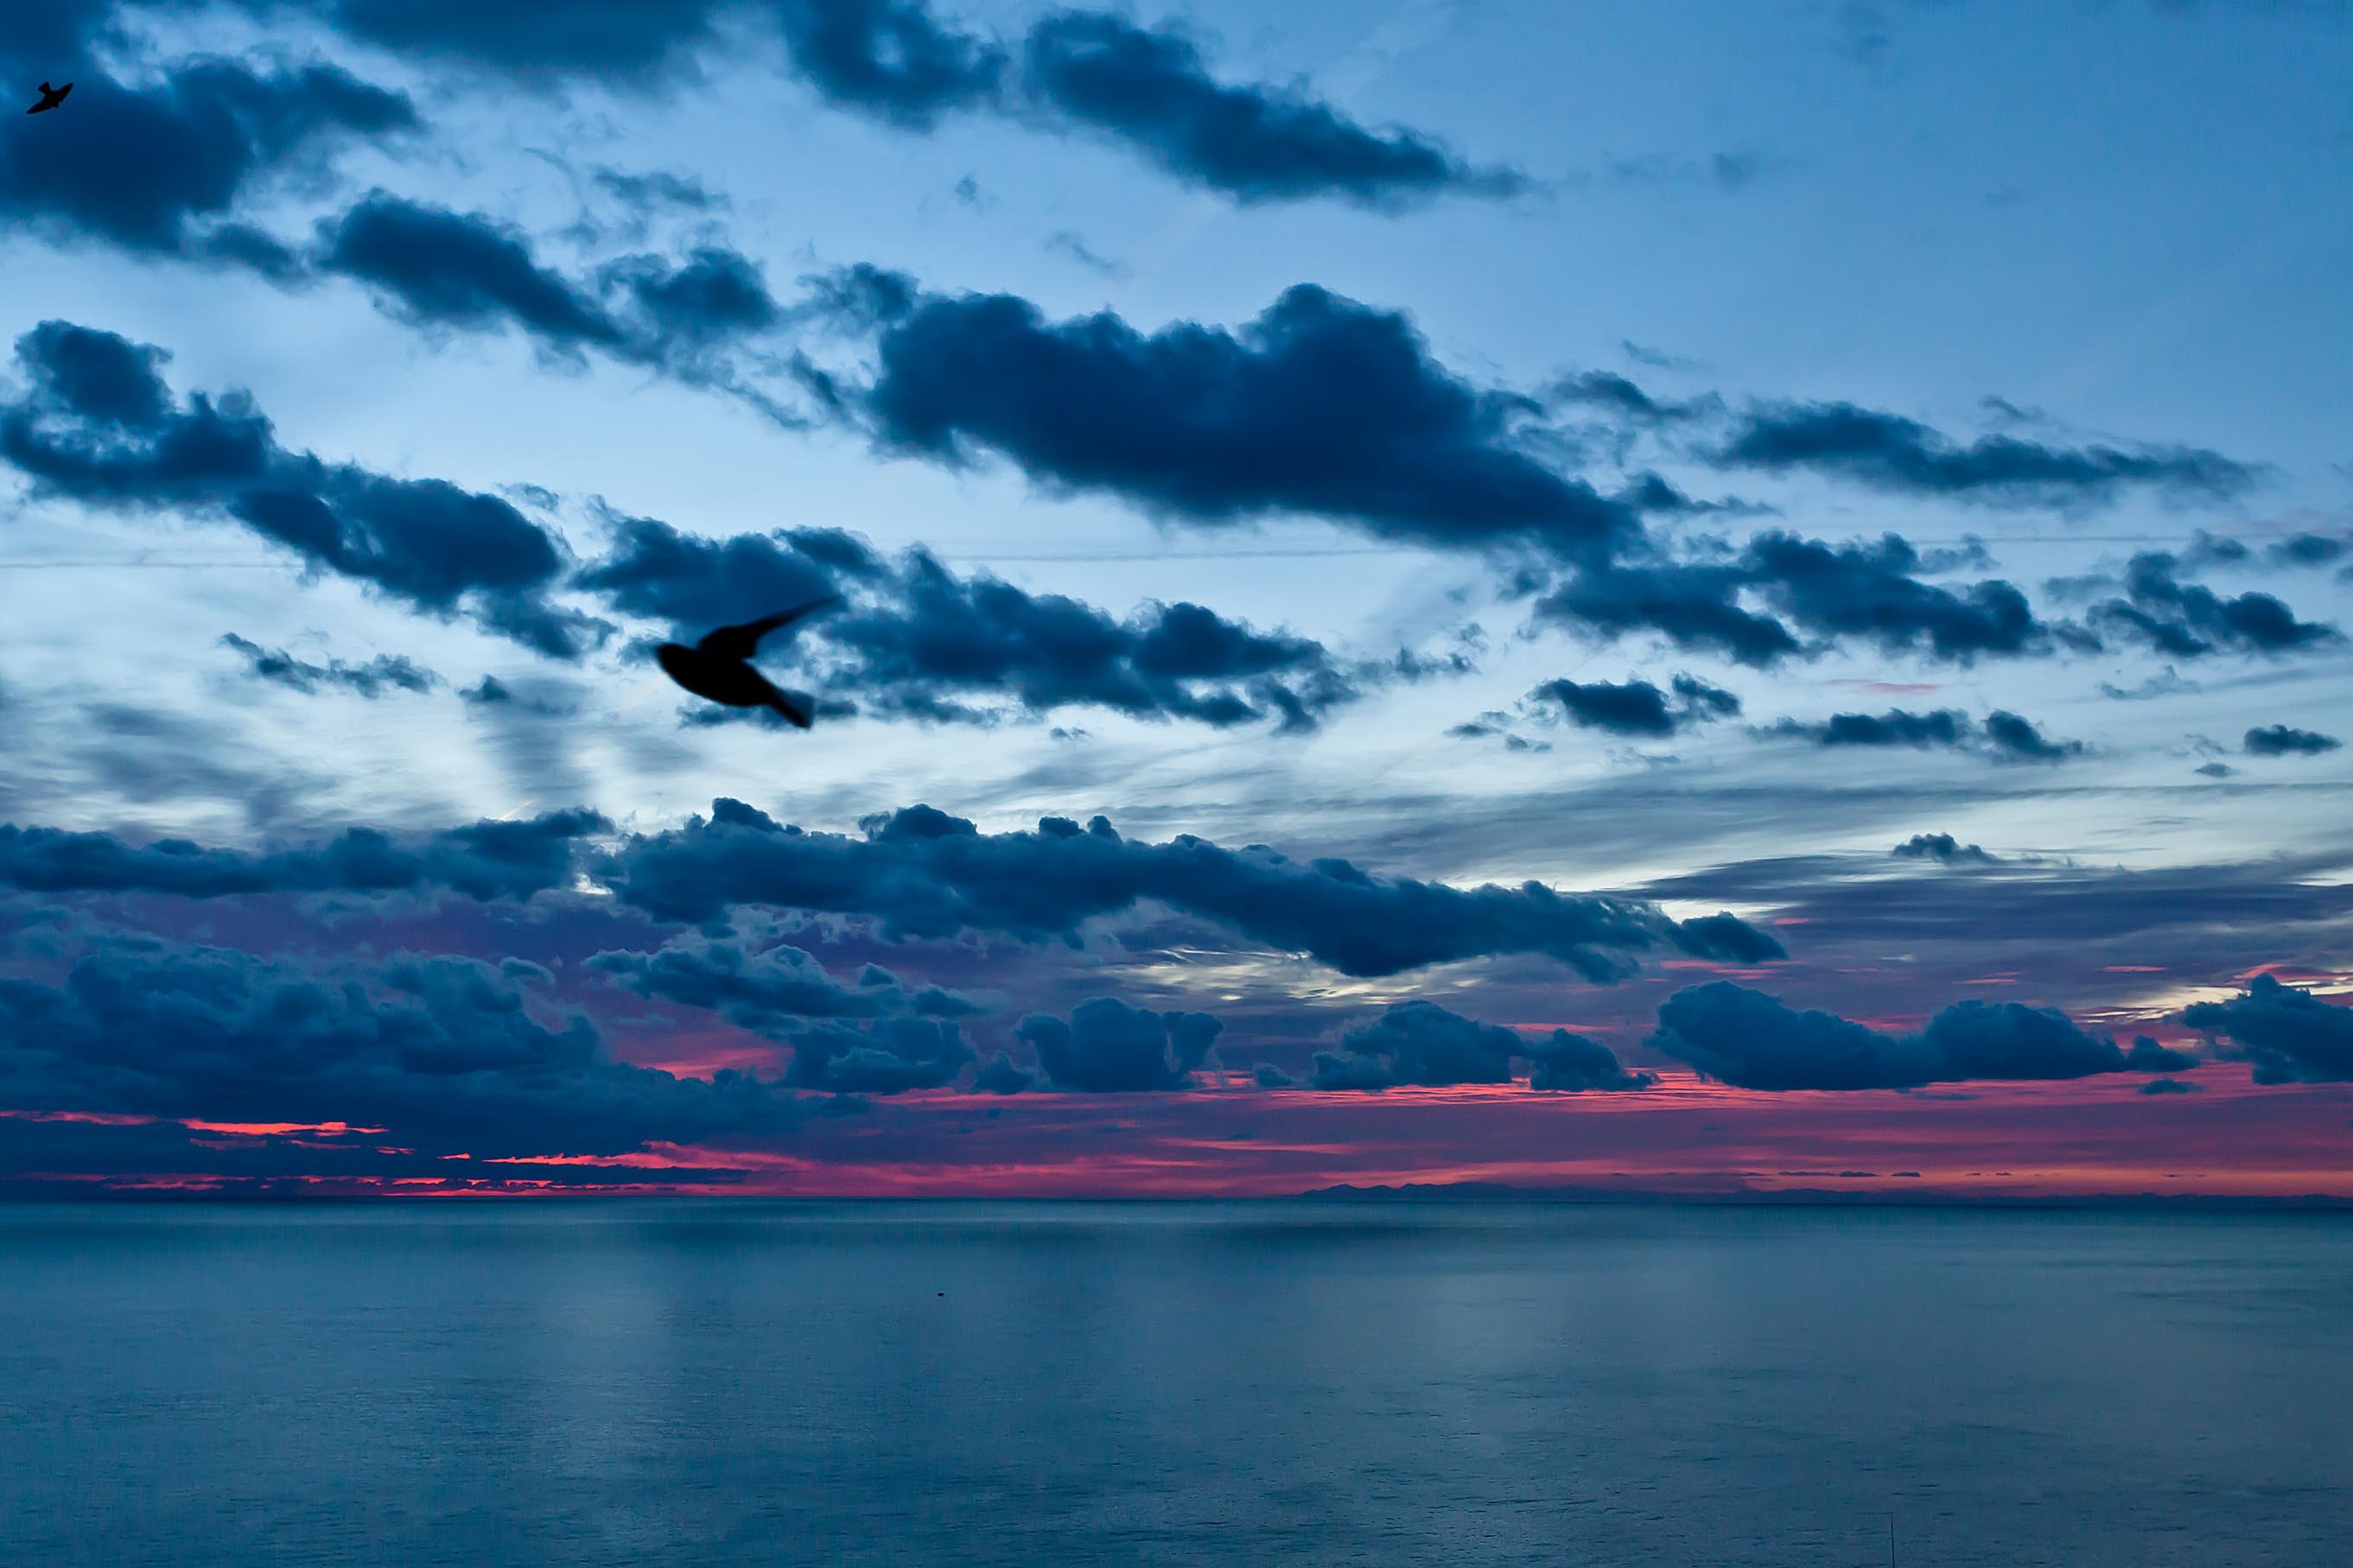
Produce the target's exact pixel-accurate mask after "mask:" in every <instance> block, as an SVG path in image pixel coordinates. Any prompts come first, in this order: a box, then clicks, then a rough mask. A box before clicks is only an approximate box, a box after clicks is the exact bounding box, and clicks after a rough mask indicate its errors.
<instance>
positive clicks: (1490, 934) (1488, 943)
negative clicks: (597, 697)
mask: <svg viewBox="0 0 2353 1568" xmlns="http://www.w3.org/2000/svg"><path fill="white" fill-rule="evenodd" d="M600 869H601V871H602V874H603V875H604V876H605V877H606V878H607V879H609V881H610V883H611V885H612V886H613V887H614V888H615V889H616V891H617V893H618V894H619V896H620V897H621V899H622V900H623V901H624V902H625V903H627V904H628V905H630V906H632V907H635V908H638V909H642V910H646V911H648V912H649V913H651V914H654V915H657V916H659V917H660V918H663V919H668V920H678V921H693V922H702V921H711V920H714V919H717V918H720V917H721V916H722V915H723V914H724V913H725V911H726V910H728V909H730V908H731V907H733V906H737V905H761V904H765V905H773V906H779V907H791V908H797V909H806V910H828V911H832V912H836V913H842V914H859V915H868V916H872V917H874V918H876V919H879V920H880V921H881V922H882V925H883V928H884V930H885V931H886V932H888V933H889V934H891V935H892V936H893V937H894V938H897V937H947V936H953V935H955V934H956V933H957V932H959V931H966V930H970V931H993V932H1001V933H1003V934H1006V935H1009V936H1014V937H1018V938H1022V939H1025V940H1031V941H1042V940H1049V939H1060V940H1066V941H1070V940H1075V939H1076V938H1077V936H1078V933H1079V928H1080V927H1081V925H1082V923H1084V922H1085V921H1089V920H1092V919H1094V918H1097V917H1101V916H1106V915H1113V914H1117V913H1121V912H1124V911H1125V910H1129V909H1131V908H1133V907H1134V905H1135V904H1137V903H1138V902H1139V901H1141V900H1152V901H1154V902H1156V903H1159V904H1164V905H1166V906H1168V907H1169V908H1171V909H1173V910H1177V911H1179V912H1180V913H1184V914H1187V915H1192V916H1195V917H1198V918H1200V919H1203V920H1208V921H1216V922H1218V923H1219V924H1220V925H1223V926H1225V927H1227V928H1229V929H1231V930H1232V931H1236V932H1238V933H1239V934H1240V936H1241V937H1243V938H1244V939H1245V940H1247V941H1249V942H1253V943H1257V944H1261V945H1263V946H1267V947H1271V948H1273V949H1276V950H1278V951H1281V952H1294V953H1303V954H1305V955H1307V956H1309V957H1312V958H1314V959H1315V960H1316V961H1317V962H1319V963H1324V964H1327V965H1329V966H1331V967H1332V968H1335V969H1337V970H1340V971H1342V972H1343V973H1350V974H1358V975H1378V974H1394V973H1399V972H1401V971H1403V970H1408V969H1415V968H1419V967H1422V966H1424V965H1427V964H1432V963H1452V962H1456V961H1459V960H1461V959H1466V958H1472V957H1479V956H1482V955H1488V954H1495V953H1504V952H1536V953H1543V954H1546V955H1547V956H1549V957H1552V958H1554V959H1556V960H1558V961H1559V962H1561V963H1566V964H1567V965H1569V966H1570V967H1571V968H1572V969H1574V970H1576V971H1577V973H1580V974H1582V975H1584V976H1586V977H1587V978H1588V979H1591V980H1595V981H1602V980H1609V979H1614V978H1617V977H1619V976H1621V975H1623V974H1625V973H1628V972H1630V969H1631V968H1632V967H1633V965H1634V963H1636V959H1635V956H1634V955H1636V954H1639V953H1641V952H1649V951H1652V950H1655V949H1657V948H1660V947H1662V946H1663V947H1669V948H1672V949H1676V950H1679V951H1682V952H1689V953H1691V954H1693V955H1694V956H1695V957H1702V958H1707V959H1714V960H1720V961H1723V962H1727V963H1757V962H1762V961H1765V960H1769V959H1773V958H1778V957H1781V956H1783V954H1782V952H1781V948H1780V945H1779V944H1778V942H1775V941H1774V940H1773V939H1772V938H1771V937H1769V936H1767V935H1766V934H1765V933H1764V932H1762V931H1756V930H1755V929H1753V928H1751V927H1749V926H1747V925H1746V924H1744V923H1742V922H1741V921H1736V920H1734V919H1732V918H1731V917H1730V916H1728V915H1725V916H1714V917H1709V918H1708V919H1706V920H1703V921H1680V922H1678V921H1672V920H1670V919H1668V918H1667V917H1666V916H1665V915H1663V914H1662V913H1661V912H1660V911H1659V910H1657V909H1656V908H1654V907H1652V906H1651V905H1648V904H1642V903H1638V902H1629V901H1625V900H1615V899H1607V898H1597V897H1591V896H1585V895H1577V894H1563V893H1557V892H1555V891H1554V890H1552V889H1549V888H1546V887H1544V886H1543V885H1541V884H1539V883H1535V882H1530V883H1526V884H1524V885H1523V886H1521V887H1518V888H1511V889H1507V888H1500V887H1495V886H1493V885H1489V886H1484V887H1480V888H1475V889H1460V888H1452V887H1447V886H1444V885H1441V884H1438V883H1429V882H1419V881H1414V880H1411V879H1384V878H1378V877H1375V876H1373V875H1371V874H1370V873H1368V872H1366V871H1365V870H1363V869H1361V868H1358V867H1356V866H1355V865H1353V864H1350V863H1349V862H1347V861H1345V860H1315V861H1310V862H1307V863H1305V864H1301V863H1299V862H1297V861H1293V860H1291V859H1289V858H1285V857H1284V856H1282V855H1281V854H1278V853H1277V852H1275V851H1274V850H1271V849H1269V848H1265V847H1257V846H1254V847H1250V848H1246V849H1242V850H1231V849H1226V848H1222V847H1219V846H1217V845H1215V844H1210V843H1208V842H1206V841H1204V840H1202V839H1198V838H1195V837H1190V836H1187V837H1179V838H1176V839H1175V840H1172V841H1171V842H1169V843H1166V844H1147V843H1144V842H1141V841H1136V840H1130V839H1124V838H1122V837H1120V836H1119V835H1118V834H1117V833H1116V832H1114V831H1113V828H1112V826H1111V825H1110V824H1109V823H1108V822H1106V821H1105V820H1103V818H1101V817H1097V818H1095V819H1094V820H1093V821H1092V823H1090V824H1089V825H1088V826H1085V827H1081V826H1079V825H1078V824H1077V823H1075V822H1071V821H1069V820H1067V819H1064V818H1060V817H1048V818H1046V819H1044V820H1043V821H1041V822H1040V823H1039V826H1038V828H1037V830H1036V831H1035V832H1028V833H1001V834H984V833H981V832H980V831H978V830H977V829H976V827H975V826H973V825H972V824H971V823H969V822H966V821H965V820H963V819H962V818H959V817H954V816H947V815H946V814H945V813H944V812H939V811H935V810H934V809H932V808H931V807H928V806H911V807H907V808H905V809H902V810H900V811H895V812H892V813H890V814H888V815H886V816H876V817H873V818H871V819H869V821H868V823H867V825H866V831H865V833H864V835H863V836H862V837H849V836H846V835H839V834H829V833H810V832H806V831H803V830H802V829H799V828H797V827H784V826H778V825H777V824H776V822H775V821H773V820H772V819H771V818H769V817H768V816H765V814H763V813H761V812H758V811H755V810H754V809H752V808H751V807H749V806H746V805H743V804H741V803H740V802H735V801H726V800H723V801H719V802H716V803H714V805H713V806H712V819H711V820H710V821H709V822H707V823H706V822H703V821H702V820H701V819H699V818H698V819H696V820H694V821H693V822H691V823H690V824H689V825H688V826H686V827H684V828H682V829H679V830H675V831H671V832H666V833H659V834H653V835H647V836H640V837H633V838H630V839H628V840H627V841H626V842H624V843H623V844H622V845H620V846H619V847H617V850H616V851H615V852H614V853H613V854H612V855H611V856H610V857H609V858H607V859H606V860H605V861H604V862H603V863H602V864H601V867H600Z"/></svg>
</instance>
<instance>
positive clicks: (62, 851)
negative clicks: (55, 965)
mask: <svg viewBox="0 0 2353 1568" xmlns="http://www.w3.org/2000/svg"><path fill="white" fill-rule="evenodd" d="M611 828H612V824H611V823H609V822H607V820H606V819H605V818H603V817H601V816H597V815H596V814H595V813H594V812H589V811H580V810H575V811H563V812H554V813H549V814H547V815H544V816H536V817H532V818H528V819H526V820H522V821H516V822H477V823H475V824H473V825H472V826H468V827H456V828H448V829H445V830H444V831H441V832H438V833H433V834H426V835H417V836H405V837H396V836H394V835H392V834H387V833H384V832H381V831H379V830H377V829H375V828H369V827H353V828H348V829H346V830H345V831H343V833H341V834H338V835H337V836H336V837H333V838H331V839H329V840H327V841H326V842H325V843H322V844H318V845H312V846H308V847H288V848H278V849H265V850H257V851H249V852H248V851H242V850H236V849H216V848H206V847H202V846H199V845H195V844H192V843H189V842H188V841H186V840H185V839H177V838H166V839H159V840H158V841H156V842H155V843H153V844H148V845H144V846H136V845H132V844H128V843H125V842H124V841H123V840H121V839H120V838H117V837H114V836H113V835H111V834H106V833H69V832H65V831H62V830H60V829H58V828H54V827H19V826H15V825H13V824H0V887H6V888H11V889H16V890H17V891H20V892H34V893H69V892H81V893H163V894H168V895H171V896H173V897H175V898H184V899H221V898H238V897H247V896H252V895H258V894H272V893H279V894H283V893H325V892H345V893H397V892H438V891H443V890H447V891H449V892H454V893H459V894H461V895H463V896H465V897H467V898H470V899H478V900H486V901H487V900H497V899H528V898H531V897H532V896H533V895H534V894H538V893H543V892H546V891H548V890H550V889H556V888H563V887H568V886H569V885H571V883H572V881H573V879H574V877H575V867H576V865H577V859H578V855H577V852H578V849H579V846H580V842H581V840H582V839H583V838H584V837H586V836H587V835H590V834H595V833H604V832H609V831H611Z"/></svg>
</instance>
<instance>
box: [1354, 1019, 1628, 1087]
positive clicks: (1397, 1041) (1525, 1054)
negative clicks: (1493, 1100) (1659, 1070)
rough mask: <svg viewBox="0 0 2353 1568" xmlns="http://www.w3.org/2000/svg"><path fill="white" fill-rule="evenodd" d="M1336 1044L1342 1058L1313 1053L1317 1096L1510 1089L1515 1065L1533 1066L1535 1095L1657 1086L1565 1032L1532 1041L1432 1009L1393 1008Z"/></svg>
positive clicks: (1597, 1046)
mask: <svg viewBox="0 0 2353 1568" xmlns="http://www.w3.org/2000/svg"><path fill="white" fill-rule="evenodd" d="M1340 1043H1341V1046H1342V1047H1343V1048H1342V1049H1341V1050H1340V1051H1337V1052H1334V1051H1318V1052H1316V1053H1315V1073H1314V1087H1315V1088H1317V1089H1363V1090H1370V1091H1378V1090H1381V1089H1391V1088H1396V1087H1399V1086H1402V1085H1408V1084H1419V1085H1424V1086H1430V1087H1442V1086H1445V1085H1448V1084H1462V1083H1509V1082H1510V1081H1512V1063H1513V1061H1514V1058H1521V1059H1525V1060H1527V1061H1529V1062H1531V1063H1533V1064H1534V1067H1533V1071H1532V1073H1531V1076H1530V1079H1529V1085H1530V1087H1531V1088H1534V1089H1547V1090H1555V1091H1560V1092H1566V1093H1577V1092H1581V1091H1583V1090H1586V1089H1645V1088H1648V1087H1649V1086H1650V1085H1651V1084H1653V1083H1656V1082H1657V1081H1658V1079H1657V1076H1656V1075H1655V1074H1651V1073H1629V1072H1627V1071H1625V1070H1624V1069H1623V1068H1620V1066H1619V1063H1618V1058H1617V1057H1616V1056H1615V1055H1613V1054H1612V1053H1611V1052H1610V1050H1609V1047H1607V1046H1604V1045H1602V1044H1601V1043H1599V1041H1596V1040H1588V1039H1586V1038H1584V1037H1581V1036H1578V1035H1574V1034H1571V1033H1569V1032H1568V1031H1567V1030H1566V1029H1555V1030H1554V1031H1552V1033H1551V1034H1550V1035H1549V1036H1546V1037H1541V1038H1535V1037H1527V1036H1524V1035H1522V1034H1521V1033H1520V1032H1519V1031H1517V1030H1515V1029H1507V1028H1504V1027H1503V1026H1501V1025H1497V1024H1482V1023H1481V1022H1479V1021H1478V1020H1477V1019H1475V1018H1466V1017H1464V1016H1461V1014H1459V1013H1454V1012H1450V1011H1448V1010H1447V1009H1446V1008H1444V1007H1441V1006H1440V1005H1438V1004H1436V1003H1435V1002H1423V1001H1419V1000H1416V1001H1409V1002H1400V1003H1398V1004H1397V1005H1394V1006H1392V1007H1391V1008H1389V1010H1388V1012H1387V1013H1385V1014H1383V1015H1382V1016H1380V1018H1378V1019H1377V1020H1376V1021H1375V1022H1373V1023H1371V1024H1368V1025H1366V1026H1364V1027H1362V1028H1359V1029H1354V1030H1351V1031H1349V1033H1347V1034H1346V1035H1345V1036H1343V1037H1341V1042H1340Z"/></svg>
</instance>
